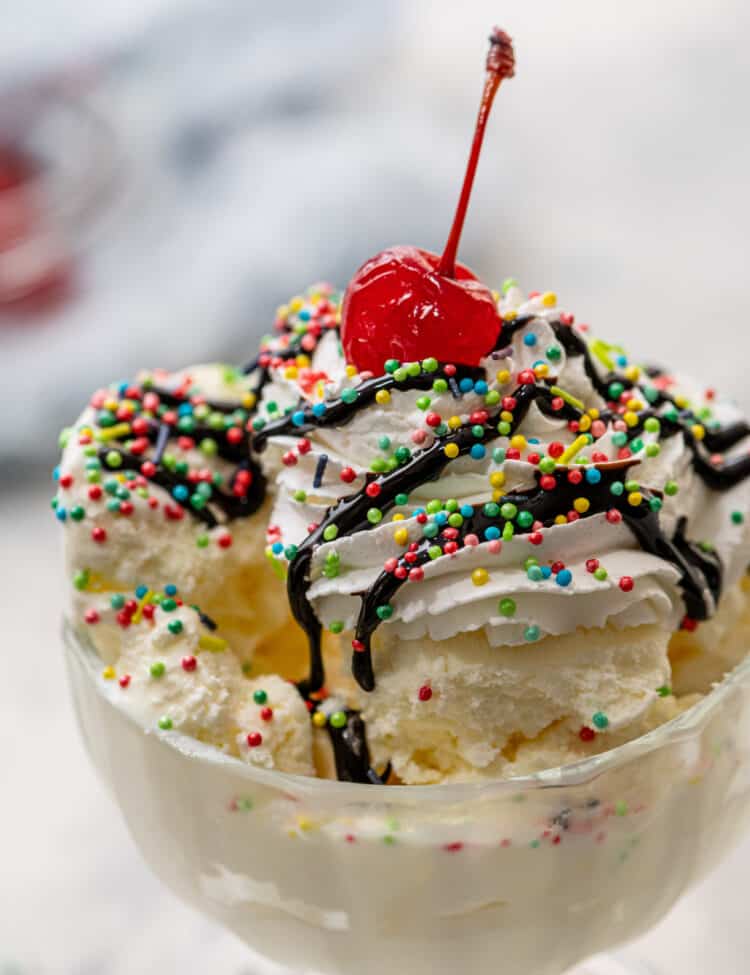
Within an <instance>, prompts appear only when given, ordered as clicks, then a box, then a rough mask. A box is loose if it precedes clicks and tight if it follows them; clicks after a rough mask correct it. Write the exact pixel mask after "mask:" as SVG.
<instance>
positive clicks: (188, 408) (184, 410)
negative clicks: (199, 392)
mask: <svg viewBox="0 0 750 975" xmlns="http://www.w3.org/2000/svg"><path fill="white" fill-rule="evenodd" d="M177 415H178V416H192V415H193V407H192V404H191V403H180V405H179V406H178V407H177Z"/></svg>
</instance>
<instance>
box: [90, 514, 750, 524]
mask: <svg viewBox="0 0 750 975" xmlns="http://www.w3.org/2000/svg"><path fill="white" fill-rule="evenodd" d="M72 514H73V512H72V511H71V515H72ZM744 520H745V516H744V515H743V514H742V512H741V511H733V512H732V524H733V525H741V524H742V522H743V521H744Z"/></svg>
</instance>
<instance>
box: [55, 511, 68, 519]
mask: <svg viewBox="0 0 750 975" xmlns="http://www.w3.org/2000/svg"><path fill="white" fill-rule="evenodd" d="M67 517H68V512H67V511H66V510H65V508H55V518H57V520H58V521H65V519H66V518H67Z"/></svg>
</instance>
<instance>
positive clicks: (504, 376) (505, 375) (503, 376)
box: [495, 369, 510, 386]
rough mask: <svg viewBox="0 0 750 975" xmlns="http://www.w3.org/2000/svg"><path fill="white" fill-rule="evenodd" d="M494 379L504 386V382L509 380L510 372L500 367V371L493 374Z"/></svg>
mask: <svg viewBox="0 0 750 975" xmlns="http://www.w3.org/2000/svg"><path fill="white" fill-rule="evenodd" d="M495 379H497V381H498V382H499V383H500V385H501V386H505V385H506V383H509V382H510V373H509V372H508V370H507V369H501V370H500V372H499V373H498V374H497V375H496V376H495Z"/></svg>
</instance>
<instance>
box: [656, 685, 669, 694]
mask: <svg viewBox="0 0 750 975" xmlns="http://www.w3.org/2000/svg"><path fill="white" fill-rule="evenodd" d="M656 693H657V694H658V695H659V697H671V695H672V688H671V687H670V686H669V685H668V684H662V686H661V687H657V688H656Z"/></svg>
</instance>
